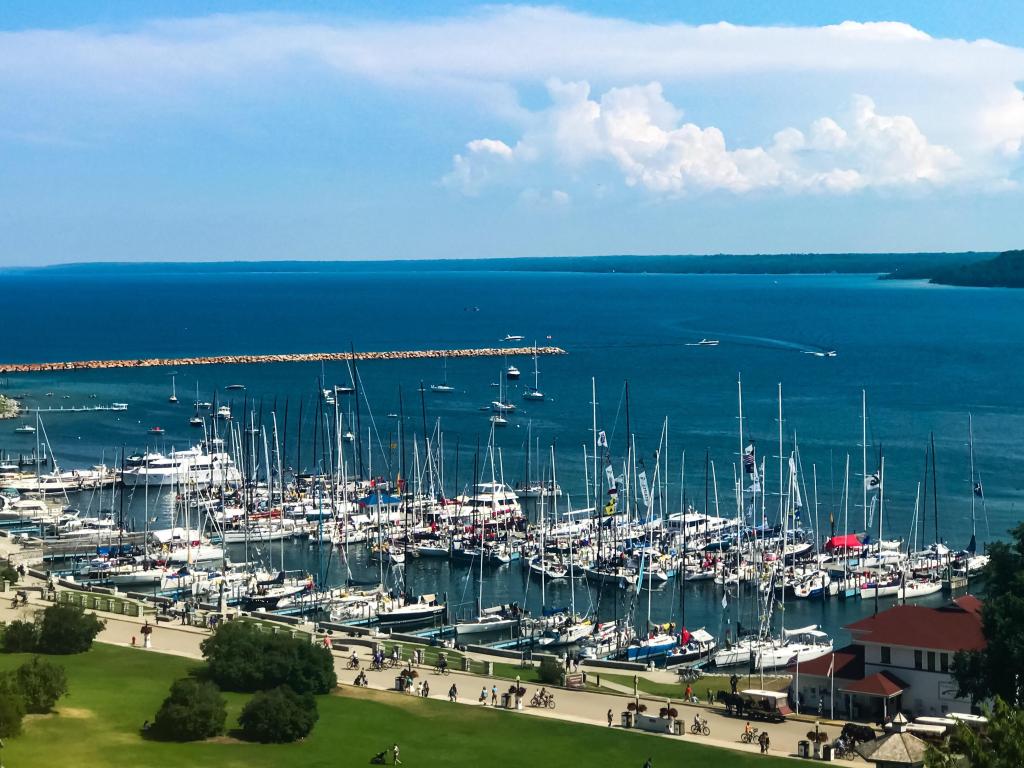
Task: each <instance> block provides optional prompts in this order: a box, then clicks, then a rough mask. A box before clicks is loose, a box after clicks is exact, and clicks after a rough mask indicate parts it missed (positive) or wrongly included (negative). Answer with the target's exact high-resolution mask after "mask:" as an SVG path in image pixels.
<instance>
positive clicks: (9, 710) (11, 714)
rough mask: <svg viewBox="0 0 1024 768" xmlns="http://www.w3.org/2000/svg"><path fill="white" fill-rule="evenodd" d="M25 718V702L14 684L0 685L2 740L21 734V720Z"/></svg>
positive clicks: (0, 732) (0, 729)
mask: <svg viewBox="0 0 1024 768" xmlns="http://www.w3.org/2000/svg"><path fill="white" fill-rule="evenodd" d="M23 717H25V700H24V699H23V698H22V697H21V694H20V693H18V692H17V690H16V688H15V686H14V685H13V684H7V683H6V681H5V682H4V683H0V739H6V738H9V737H11V736H17V735H18V734H19V733H21V720H22V718H23Z"/></svg>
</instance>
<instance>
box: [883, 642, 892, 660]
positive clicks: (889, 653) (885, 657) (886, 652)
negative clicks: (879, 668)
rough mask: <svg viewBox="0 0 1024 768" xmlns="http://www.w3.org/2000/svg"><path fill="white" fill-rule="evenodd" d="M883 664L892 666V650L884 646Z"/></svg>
mask: <svg viewBox="0 0 1024 768" xmlns="http://www.w3.org/2000/svg"><path fill="white" fill-rule="evenodd" d="M882 663H883V664H892V648H890V647H889V646H888V645H883V646H882Z"/></svg>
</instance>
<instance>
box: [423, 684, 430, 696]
mask: <svg viewBox="0 0 1024 768" xmlns="http://www.w3.org/2000/svg"><path fill="white" fill-rule="evenodd" d="M429 696H430V681H428V680H424V681H423V698H424V699H426V698H429Z"/></svg>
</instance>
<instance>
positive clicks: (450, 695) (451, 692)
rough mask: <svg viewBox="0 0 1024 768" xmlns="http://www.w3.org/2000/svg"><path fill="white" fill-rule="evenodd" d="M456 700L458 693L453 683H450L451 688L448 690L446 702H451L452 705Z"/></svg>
mask: <svg viewBox="0 0 1024 768" xmlns="http://www.w3.org/2000/svg"><path fill="white" fill-rule="evenodd" d="M458 698H459V691H458V689H457V688H456V687H455V683H452V687H451V688H449V689H448V701H450V702H452V703H453V704H454V703H455V701H457V700H458Z"/></svg>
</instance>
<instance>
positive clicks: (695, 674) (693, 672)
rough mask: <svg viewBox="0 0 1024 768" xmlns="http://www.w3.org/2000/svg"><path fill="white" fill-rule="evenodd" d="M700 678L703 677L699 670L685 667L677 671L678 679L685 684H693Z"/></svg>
mask: <svg viewBox="0 0 1024 768" xmlns="http://www.w3.org/2000/svg"><path fill="white" fill-rule="evenodd" d="M702 677H704V673H703V672H701V671H700V670H699V669H694V668H690V667H687V668H686V669H680V670H679V679H680V680H682V681H683V682H686V683H694V682H696V681H697V680H700V679H701V678H702Z"/></svg>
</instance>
